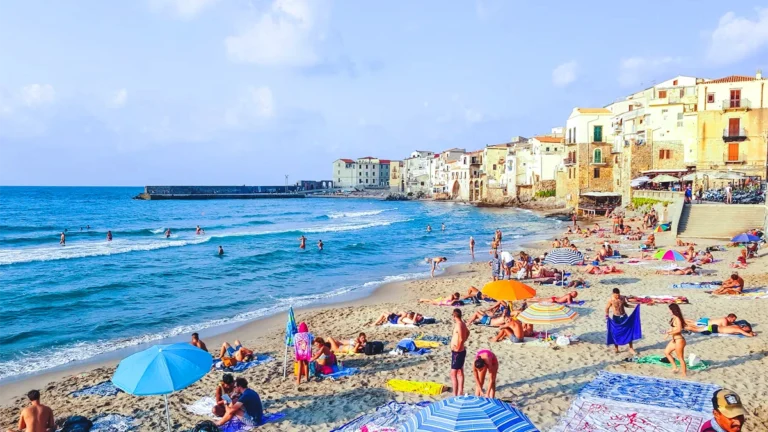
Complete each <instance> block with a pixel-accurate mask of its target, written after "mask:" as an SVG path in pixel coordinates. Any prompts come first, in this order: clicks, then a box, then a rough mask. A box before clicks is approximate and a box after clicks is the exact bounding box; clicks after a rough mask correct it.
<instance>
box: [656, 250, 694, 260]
mask: <svg viewBox="0 0 768 432" xmlns="http://www.w3.org/2000/svg"><path fill="white" fill-rule="evenodd" d="M653 257H654V258H655V259H657V260H662V261H687V260H688V259H687V258H686V257H684V256H683V254H681V253H680V252H678V251H676V250H674V249H661V250H659V251H658V252H656V253H655V254H653Z"/></svg>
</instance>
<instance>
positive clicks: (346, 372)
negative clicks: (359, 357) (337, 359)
mask: <svg viewBox="0 0 768 432" xmlns="http://www.w3.org/2000/svg"><path fill="white" fill-rule="evenodd" d="M333 370H334V371H335V372H333V373H331V374H327V375H322V374H321V375H320V376H321V377H323V378H330V379H331V380H336V379H339V378H344V377H348V376H351V375H354V374H356V373H358V372H360V369H357V368H352V367H347V368H345V367H342V368H340V367H338V366H334V367H333Z"/></svg>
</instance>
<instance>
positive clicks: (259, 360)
mask: <svg viewBox="0 0 768 432" xmlns="http://www.w3.org/2000/svg"><path fill="white" fill-rule="evenodd" d="M272 360H274V359H273V358H272V357H270V356H268V355H258V356H256V357H255V358H254V359H253V360H251V361H247V362H239V363H238V364H236V365H234V366H232V367H224V364H223V363H222V362H221V361H214V363H213V367H214V368H215V369H216V370H219V371H224V372H235V373H237V372H243V371H245V370H248V369H250V368H252V367H254V366H258V365H260V364H263V363H267V362H270V361H272Z"/></svg>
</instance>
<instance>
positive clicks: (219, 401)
mask: <svg viewBox="0 0 768 432" xmlns="http://www.w3.org/2000/svg"><path fill="white" fill-rule="evenodd" d="M234 391H235V378H234V377H233V376H232V374H228V373H226V374H224V375H223V376H222V377H221V382H219V385H217V386H216V394H215V395H214V397H213V398H214V400H215V401H216V405H214V406H213V410H212V411H211V412H213V415H215V416H216V417H224V414H225V413H226V412H227V405H229V404H230V403H231V402H232V396H233V395H232V392H234Z"/></svg>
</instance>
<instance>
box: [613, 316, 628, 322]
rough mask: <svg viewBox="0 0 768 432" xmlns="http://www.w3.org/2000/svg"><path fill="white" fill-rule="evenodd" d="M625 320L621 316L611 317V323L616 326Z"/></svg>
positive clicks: (624, 317)
mask: <svg viewBox="0 0 768 432" xmlns="http://www.w3.org/2000/svg"><path fill="white" fill-rule="evenodd" d="M626 319H627V316H626V315H621V316H616V315H614V316H613V322H614V323H616V324H621V322H622V321H624V320H626Z"/></svg>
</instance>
